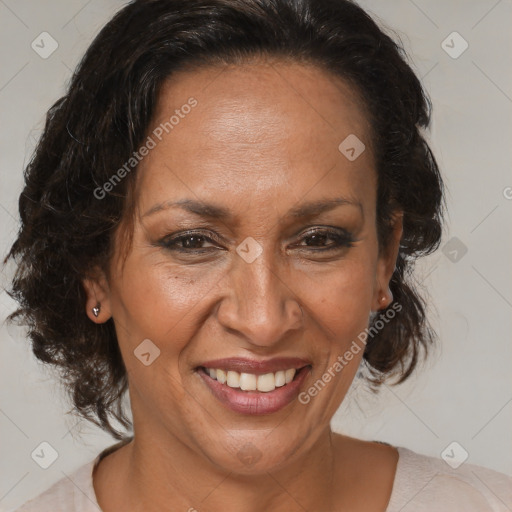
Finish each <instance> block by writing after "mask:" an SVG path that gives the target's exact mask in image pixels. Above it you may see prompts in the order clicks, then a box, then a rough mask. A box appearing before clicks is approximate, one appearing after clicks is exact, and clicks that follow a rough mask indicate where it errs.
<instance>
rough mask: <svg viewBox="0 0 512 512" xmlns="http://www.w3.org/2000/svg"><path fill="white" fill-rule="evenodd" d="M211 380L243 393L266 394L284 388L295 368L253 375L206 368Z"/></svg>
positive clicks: (292, 375) (293, 375)
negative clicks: (240, 390)
mask: <svg viewBox="0 0 512 512" xmlns="http://www.w3.org/2000/svg"><path fill="white" fill-rule="evenodd" d="M206 371H207V373H208V374H209V375H210V377H211V378H212V379H216V380H218V381H219V382H220V383H221V384H227V385H228V386H229V387H231V388H240V389H242V390H244V391H256V390H258V391H262V392H264V393H267V392H269V391H274V389H276V388H278V387H281V386H284V385H285V384H288V383H289V382H291V381H292V380H293V377H295V372H296V370H295V368H290V369H289V370H279V371H277V372H275V373H265V374H264V375H254V374H253V373H238V372H234V371H231V370H228V371H224V370H218V369H215V368H206Z"/></svg>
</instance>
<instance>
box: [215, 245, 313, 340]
mask: <svg viewBox="0 0 512 512" xmlns="http://www.w3.org/2000/svg"><path fill="white" fill-rule="evenodd" d="M292 288H297V283H296V282H293V281H292V276H291V274H290V271H289V270H286V269H284V268H283V267H279V268H278V267H277V266H276V265H273V264H271V262H270V261H269V259H268V258H265V257H264V255H263V254H261V255H260V256H259V257H258V258H256V260H254V261H253V262H252V263H247V262H246V261H244V260H243V259H242V258H239V259H238V260H237V261H236V263H235V264H234V265H233V267H231V269H230V273H229V276H228V280H227V289H228V290H229V293H228V295H227V296H226V297H224V299H223V300H222V302H221V304H220V305H219V308H218V311H217V317H218V320H219V322H220V323H221V324H222V325H223V326H224V327H225V328H226V329H227V330H230V331H237V332H238V333H240V334H241V335H243V336H244V338H245V339H246V341H247V342H249V343H250V344H251V345H254V346H260V347H271V346H273V345H275V344H276V343H278V342H279V341H280V340H282V339H283V338H285V337H286V336H287V335H289V333H290V332H292V331H294V330H299V329H301V328H302V326H303V310H302V307H301V305H300V303H299V300H298V299H297V294H296V291H294V290H293V289H292Z"/></svg>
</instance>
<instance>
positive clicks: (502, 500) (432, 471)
mask: <svg viewBox="0 0 512 512" xmlns="http://www.w3.org/2000/svg"><path fill="white" fill-rule="evenodd" d="M118 446H120V443H116V444H115V445H113V446H111V447H109V448H106V449H105V450H103V452H101V453H100V454H99V455H98V456H97V457H96V458H95V459H93V460H91V461H90V462H88V463H86V464H84V465H83V466H81V467H80V468H78V469H77V470H76V471H75V472H74V473H72V474H71V475H70V478H69V479H68V478H67V477H65V478H62V479H61V480H59V481H58V482H56V483H55V484H54V485H53V486H52V487H50V488H49V489H48V490H46V491H44V492H43V493H41V494H40V495H39V496H37V497H35V498H33V499H32V500H30V501H28V502H26V503H25V504H24V505H23V506H22V507H21V508H18V509H17V510H16V511H15V512H98V511H101V508H100V506H99V505H98V502H97V501H96V495H95V493H94V487H93V480H92V472H93V469H94V467H95V465H96V464H97V463H98V462H99V461H100V460H101V458H102V457H104V456H106V455H107V454H108V453H110V452H111V451H113V449H114V448H116V447H118ZM397 450H398V453H399V459H398V465H397V469H396V475H395V481H394V484H393V490H392V494H391V498H390V501H389V504H388V507H387V509H386V512H511V511H512V477H510V476H507V475H505V474H503V473H499V472H497V471H493V470H491V469H487V468H484V467H481V466H476V465H472V464H462V465H461V466H460V467H459V468H457V469H452V468H451V467H450V466H449V465H448V464H446V463H445V462H444V461H443V460H442V459H437V458H434V457H428V456H426V455H421V454H419V453H416V452H413V451H411V450H409V449H407V448H403V447H397Z"/></svg>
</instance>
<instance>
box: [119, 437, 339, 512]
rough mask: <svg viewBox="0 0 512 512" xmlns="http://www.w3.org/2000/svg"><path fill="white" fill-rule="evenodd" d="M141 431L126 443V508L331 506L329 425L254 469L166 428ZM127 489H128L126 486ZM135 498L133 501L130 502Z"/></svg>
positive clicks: (256, 510) (248, 511) (251, 511)
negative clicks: (161, 432)
mask: <svg viewBox="0 0 512 512" xmlns="http://www.w3.org/2000/svg"><path fill="white" fill-rule="evenodd" d="M166 434H167V435H166V436H162V437H160V438H159V439H158V441H156V440H155V436H151V437H150V436H145V435H144V434H142V435H140V434H139V433H138V432H137V433H136V436H135V437H134V440H133V441H132V442H131V443H129V444H128V445H126V446H125V447H124V448H123V449H124V450H126V451H125V454H124V456H125V458H124V460H125V461H126V462H125V463H124V465H123V466H121V465H119V466H118V467H119V468H121V467H123V468H125V469H123V470H121V471H124V480H125V483H124V484H122V485H121V487H123V488H124V491H123V492H124V496H126V498H127V500H126V503H127V504H128V508H125V510H144V511H147V512H153V511H161V510H169V509H174V510H188V511H190V512H193V510H194V509H196V510H204V509H207V510H211V511H215V512H217V511H218V512H235V511H236V512H238V511H240V510H244V512H261V510H268V511H272V512H281V511H283V512H285V511H286V512H291V511H295V510H297V511H301V512H303V511H304V510H332V509H334V508H335V507H334V503H333V498H332V497H333V494H334V493H333V489H334V488H338V487H339V485H340V482H338V481H336V476H335V475H337V471H336V467H335V466H336V460H335V458H336V457H335V455H336V450H335V447H334V442H333V436H334V434H333V433H332V432H331V430H330V428H328V429H326V430H325V431H324V432H323V433H322V435H321V436H320V437H319V438H318V439H317V440H316V442H315V443H314V444H313V445H312V446H311V447H310V449H309V450H307V451H302V452H301V454H300V456H298V457H294V459H293V461H291V462H290V463H288V464H284V465H282V466H281V467H279V468H277V469H276V468H273V469H272V470H269V471H261V472H257V473H254V474H240V473H234V472H230V471H227V470H226V469H223V468H221V467H219V466H217V465H215V464H214V463H212V462H211V461H209V460H208V459H206V458H205V457H204V455H202V454H198V453H196V452H194V451H193V450H191V449H190V447H189V446H187V445H185V444H184V443H182V442H181V441H180V440H179V439H177V438H176V437H171V436H169V435H168V432H166ZM126 490H128V493H127V492H126ZM133 504H137V507H135V508H134V507H133Z"/></svg>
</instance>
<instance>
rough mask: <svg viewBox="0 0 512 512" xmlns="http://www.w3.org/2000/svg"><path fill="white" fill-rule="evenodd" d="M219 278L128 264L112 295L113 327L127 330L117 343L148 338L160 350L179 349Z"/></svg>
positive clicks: (159, 265)
mask: <svg viewBox="0 0 512 512" xmlns="http://www.w3.org/2000/svg"><path fill="white" fill-rule="evenodd" d="M220 277H221V274H220V272H219V271H218V270H217V271H215V270H214V269H213V268H210V269H207V268H206V267H203V268H199V267H195V268H193V267H186V266H180V267H179V268H178V267H177V266H176V265H171V264H169V263H161V262H159V263H156V264H151V263H149V264H148V262H142V261H136V260H135V259H134V260H133V261H127V263H126V266H125V269H124V273H123V277H122V280H119V281H118V286H117V287H116V288H115V289H114V294H113V295H114V300H113V306H112V309H113V311H112V313H113V316H114V318H116V324H117V323H118V322H117V321H118V320H119V323H121V326H125V327H126V329H123V330H122V332H121V333H120V334H121V337H120V340H122V341H123V342H125V343H126V342H128V343H129V345H130V346H132V345H135V346H136V345H137V344H138V343H140V342H141V341H142V340H143V339H145V338H150V339H151V340H152V341H153V342H154V343H155V344H157V346H159V347H160V348H161V349H162V348H163V347H165V348H166V350H168V349H171V350H173V351H179V350H181V348H182V347H183V346H184V345H185V344H186V343H187V341H188V339H189V338H190V337H191V336H192V335H193V332H194V330H195V329H197V328H198V325H197V318H196V315H194V311H200V309H201V303H202V301H207V300H208V295H209V294H211V293H214V289H215V285H216V283H217V282H218V281H219V279H220ZM205 303H206V302H205ZM188 331H190V332H188ZM170 340H172V343H169V341H170Z"/></svg>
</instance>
